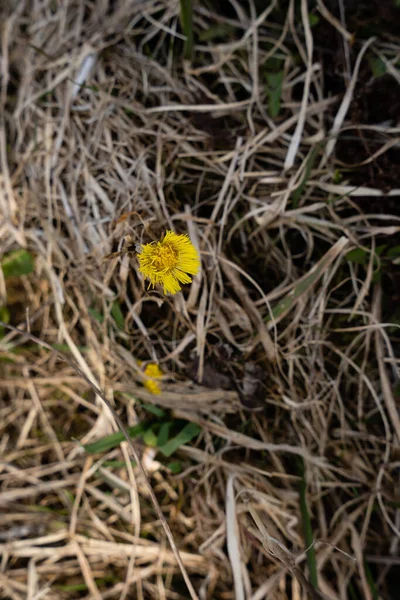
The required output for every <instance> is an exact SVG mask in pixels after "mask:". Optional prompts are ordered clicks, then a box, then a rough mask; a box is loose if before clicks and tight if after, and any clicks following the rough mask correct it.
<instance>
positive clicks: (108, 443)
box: [83, 421, 149, 454]
mask: <svg viewBox="0 0 400 600" xmlns="http://www.w3.org/2000/svg"><path fill="white" fill-rule="evenodd" d="M148 427H149V422H146V421H145V422H143V423H139V424H138V425H134V426H133V427H130V428H129V429H128V433H129V437H130V438H132V439H134V438H136V437H139V436H140V435H143V433H144V432H145V431H146V429H147V428H148ZM124 440H125V436H124V434H123V433H122V432H121V431H117V432H116V433H111V434H110V435H106V436H105V437H103V438H100V439H99V440H97V441H96V442H93V443H92V444H85V445H84V446H83V448H84V450H85V451H86V452H87V453H88V454H97V453H98V452H106V451H107V450H112V448H115V447H116V446H119V445H120V443H121V442H123V441H124Z"/></svg>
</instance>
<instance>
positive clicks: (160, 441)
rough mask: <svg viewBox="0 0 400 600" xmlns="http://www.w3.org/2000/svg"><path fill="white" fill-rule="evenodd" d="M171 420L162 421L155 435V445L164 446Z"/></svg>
mask: <svg viewBox="0 0 400 600" xmlns="http://www.w3.org/2000/svg"><path fill="white" fill-rule="evenodd" d="M171 425H172V421H167V422H166V423H162V425H161V427H160V431H159V432H158V437H157V446H158V447H159V448H160V447H161V446H164V445H165V444H166V443H167V442H168V436H169V432H170V429H171Z"/></svg>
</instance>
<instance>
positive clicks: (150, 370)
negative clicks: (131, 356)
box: [143, 363, 163, 395]
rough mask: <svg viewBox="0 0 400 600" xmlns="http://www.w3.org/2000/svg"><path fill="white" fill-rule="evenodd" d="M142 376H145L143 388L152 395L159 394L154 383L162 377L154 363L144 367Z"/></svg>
mask: <svg viewBox="0 0 400 600" xmlns="http://www.w3.org/2000/svg"><path fill="white" fill-rule="evenodd" d="M144 374H145V375H147V377H146V379H145V380H144V382H143V385H144V387H145V388H146V389H147V390H149V392H151V393H152V394H156V395H157V394H160V393H161V388H160V386H159V384H158V382H157V381H156V380H157V379H158V378H159V377H162V374H163V373H162V371H161V369H160V367H159V366H158V365H157V364H156V363H149V364H148V365H146V368H145V370H144Z"/></svg>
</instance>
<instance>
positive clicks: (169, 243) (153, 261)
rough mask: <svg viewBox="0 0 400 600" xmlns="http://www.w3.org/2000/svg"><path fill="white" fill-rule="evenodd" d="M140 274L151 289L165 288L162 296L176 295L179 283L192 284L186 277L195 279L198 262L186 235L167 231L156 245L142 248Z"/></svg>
mask: <svg viewBox="0 0 400 600" xmlns="http://www.w3.org/2000/svg"><path fill="white" fill-rule="evenodd" d="M138 259H139V271H140V273H142V274H143V275H144V277H145V278H147V279H149V280H150V284H149V285H151V286H153V287H154V286H155V285H157V284H160V285H163V286H164V294H176V293H177V292H179V291H180V290H181V286H180V284H181V283H191V281H192V278H191V277H190V276H189V275H188V273H190V275H196V273H197V272H198V270H199V268H200V258H199V255H198V252H197V250H196V248H195V247H194V246H193V244H192V242H191V241H190V238H189V236H188V235H187V234H177V233H174V232H173V231H167V232H166V234H165V235H164V237H163V238H162V239H161V240H160V241H159V242H151V243H150V244H143V245H142V246H141V247H140V249H139V254H138Z"/></svg>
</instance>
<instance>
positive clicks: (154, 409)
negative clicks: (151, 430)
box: [142, 404, 165, 417]
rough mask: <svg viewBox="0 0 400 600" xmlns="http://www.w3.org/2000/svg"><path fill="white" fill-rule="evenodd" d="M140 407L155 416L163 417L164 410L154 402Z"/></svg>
mask: <svg viewBox="0 0 400 600" xmlns="http://www.w3.org/2000/svg"><path fill="white" fill-rule="evenodd" d="M142 408H144V410H147V412H149V413H151V414H152V415H155V416H156V417H165V410H163V409H162V408H160V407H159V406H155V405H154V404H143V405H142Z"/></svg>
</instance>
